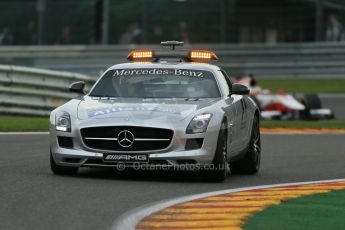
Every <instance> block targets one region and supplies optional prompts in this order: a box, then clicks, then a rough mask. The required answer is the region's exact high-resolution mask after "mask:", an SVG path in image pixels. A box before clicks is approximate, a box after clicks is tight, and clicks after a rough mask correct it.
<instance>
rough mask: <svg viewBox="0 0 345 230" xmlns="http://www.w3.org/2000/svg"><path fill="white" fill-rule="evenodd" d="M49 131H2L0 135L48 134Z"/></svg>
mask: <svg viewBox="0 0 345 230" xmlns="http://www.w3.org/2000/svg"><path fill="white" fill-rule="evenodd" d="M48 134H49V132H0V135H48Z"/></svg>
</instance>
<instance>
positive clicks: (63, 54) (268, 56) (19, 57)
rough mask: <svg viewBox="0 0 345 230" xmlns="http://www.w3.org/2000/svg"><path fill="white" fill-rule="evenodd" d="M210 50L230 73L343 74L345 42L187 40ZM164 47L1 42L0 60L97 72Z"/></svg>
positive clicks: (277, 75) (272, 75) (275, 75)
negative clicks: (139, 52)
mask: <svg viewBox="0 0 345 230" xmlns="http://www.w3.org/2000/svg"><path fill="white" fill-rule="evenodd" d="M190 47H191V48H198V49H210V50H213V51H215V52H216V54H217V55H218V57H219V58H220V60H219V61H218V62H216V64H217V65H219V66H221V67H222V68H224V69H225V70H227V71H228V72H229V73H230V74H231V75H232V76H236V75H242V74H250V73H252V74H254V75H255V76H257V77H258V78H311V79H314V78H345V42H324V43H291V44H290V43H289V44H277V45H267V44H191V45H190V46H189V47H188V46H185V47H184V48H190ZM140 48H155V49H157V48H162V47H160V46H152V45H148V46H144V45H142V46H134V45H108V46H95V45H93V46H88V45H68V46H7V47H4V46H2V47H0V63H1V64H6V65H20V66H30V67H37V68H43V69H53V70H59V71H68V72H76V73H83V74H87V75H89V76H94V77H98V76H99V73H100V72H101V71H104V70H105V69H107V68H108V67H110V66H112V65H114V64H118V63H123V62H126V61H127V60H126V56H127V54H128V52H129V51H130V50H132V49H140Z"/></svg>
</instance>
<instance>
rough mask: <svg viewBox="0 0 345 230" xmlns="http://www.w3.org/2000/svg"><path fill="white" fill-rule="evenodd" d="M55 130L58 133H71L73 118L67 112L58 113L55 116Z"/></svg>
mask: <svg viewBox="0 0 345 230" xmlns="http://www.w3.org/2000/svg"><path fill="white" fill-rule="evenodd" d="M55 128H56V130H58V131H63V132H71V117H70V115H69V114H68V113H67V112H58V113H57V114H56V115H55Z"/></svg>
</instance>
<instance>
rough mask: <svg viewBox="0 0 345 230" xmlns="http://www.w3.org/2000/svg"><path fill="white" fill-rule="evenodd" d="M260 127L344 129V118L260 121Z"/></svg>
mask: <svg viewBox="0 0 345 230" xmlns="http://www.w3.org/2000/svg"><path fill="white" fill-rule="evenodd" d="M261 127H262V128H276V127H279V128H299V129H300V128H312V129H321V128H327V129H345V121H344V120H325V121H261Z"/></svg>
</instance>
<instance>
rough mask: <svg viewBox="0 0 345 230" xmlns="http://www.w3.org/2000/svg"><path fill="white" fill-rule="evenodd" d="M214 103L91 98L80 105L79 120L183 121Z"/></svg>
mask: <svg viewBox="0 0 345 230" xmlns="http://www.w3.org/2000/svg"><path fill="white" fill-rule="evenodd" d="M215 101H216V100H215V99H200V100H194V101H191V100H188V101H186V100H185V99H140V98H133V99H132V98H126V99H124V98H113V99H112V98H110V99H108V98H104V99H103V98H102V99H100V98H91V97H85V98H84V100H82V101H81V102H80V103H79V105H78V118H79V119H81V120H86V119H106V118H119V119H124V120H126V121H129V120H148V119H158V118H164V119H169V120H183V119H185V118H186V117H188V116H190V115H191V114H193V113H195V112H196V111H197V110H200V109H202V108H205V107H207V106H209V105H210V104H212V103H214V102H215Z"/></svg>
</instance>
